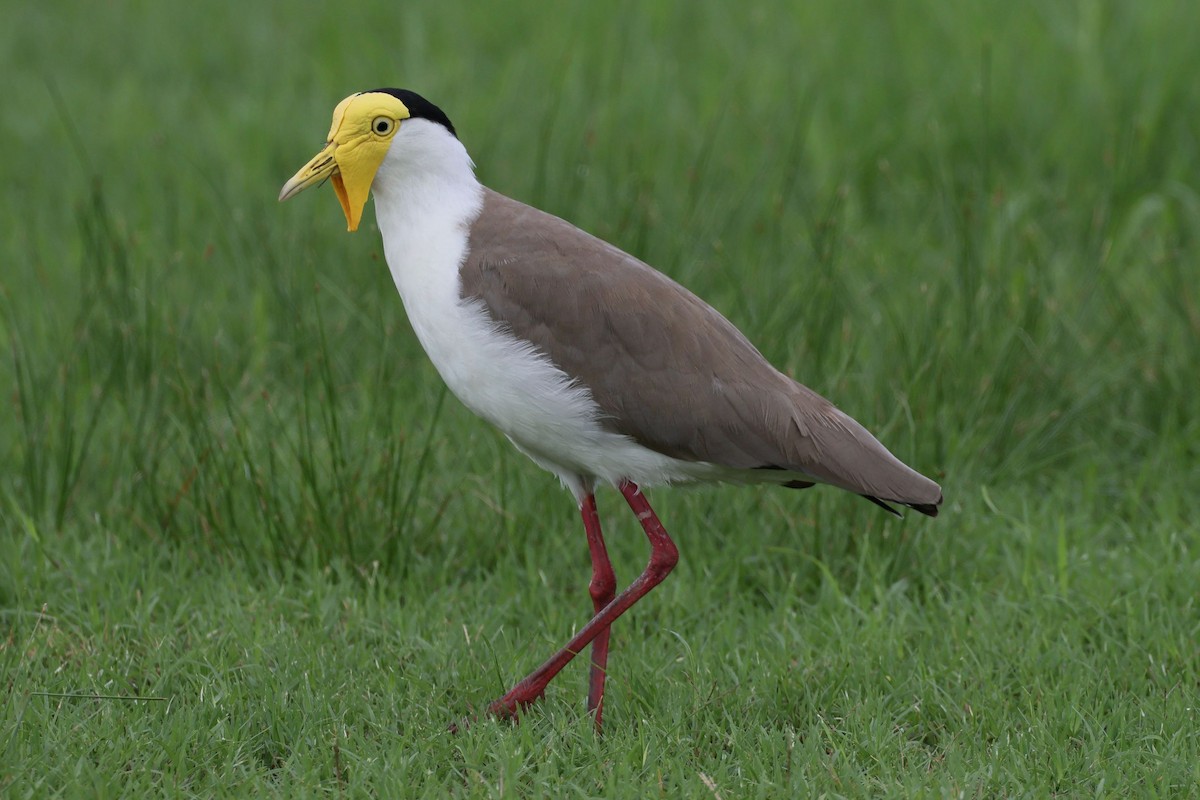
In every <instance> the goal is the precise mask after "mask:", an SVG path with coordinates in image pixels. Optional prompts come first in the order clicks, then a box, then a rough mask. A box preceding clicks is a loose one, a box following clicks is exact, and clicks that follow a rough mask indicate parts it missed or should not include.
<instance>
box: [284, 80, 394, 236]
mask: <svg viewBox="0 0 1200 800" xmlns="http://www.w3.org/2000/svg"><path fill="white" fill-rule="evenodd" d="M410 116H412V115H411V114H410V112H409V110H408V107H407V106H406V105H404V103H402V102H401V101H400V100H399V99H398V98H396V97H393V96H392V95H390V94H387V93H385V92H365V93H363V94H353V95H350V96H349V97H347V98H346V99H345V100H343V101H342V102H340V103H338V104H337V108H335V109H334V110H333V124H332V125H331V126H330V128H329V136H328V137H327V138H326V143H325V147H324V148H322V150H321V152H319V153H317V154H316V155H315V156H313V158H312V159H311V160H310V161H309V162H308V163H307V164H305V165H304V166H303V167H301V168H300V171H299V172H297V173H296V174H295V175H293V176H292V178H291V180H289V181H288V182H287V183H285V184H284V185H283V189H282V190H280V192H279V199H280V200H281V201H283V200H287V199H288V198H290V197H294V196H295V195H297V194H299V193H300V192H302V191H304V190H305V189H307V188H308V187H310V186H313V185H316V184H318V183H320V182H322V181H324V180H326V179H327V178H331V179H332V181H333V191H334V193H335V194H336V195H337V199H338V202H339V203H340V204H341V206H342V211H343V212H344V213H345V215H346V230H349V231H354V230H357V229H358V224H359V222H360V221H361V220H362V212H363V207H364V206H365V205H366V204H367V198H368V197H370V195H371V184H372V183H373V182H374V180H375V173H376V172H378V171H379V165H380V164H382V163H383V159H384V157H385V156H386V155H387V151H388V148H389V147H390V146H391V144H392V139H393V138H394V137H395V135H396V131H397V130H399V128H400V123H401V121H402V120H405V119H408V118H409V117H410Z"/></svg>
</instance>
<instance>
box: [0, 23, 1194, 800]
mask: <svg viewBox="0 0 1200 800" xmlns="http://www.w3.org/2000/svg"><path fill="white" fill-rule="evenodd" d="M260 5H261V7H260ZM797 6H799V8H797ZM288 8H289V10H288V11H287V12H286V13H285V12H283V11H278V12H270V11H269V10H267V6H266V5H265V4H247V3H239V4H228V5H215V4H193V5H191V6H186V5H185V6H180V5H178V4H165V3H147V2H140V3H135V2H116V3H105V4H100V5H88V6H85V5H84V4H65V3H63V4H35V3H26V4H23V5H20V6H14V7H13V8H10V9H8V10H7V11H6V12H5V24H4V26H3V29H2V31H0V74H3V75H4V79H3V81H4V86H5V92H4V103H3V105H0V132H2V133H3V140H4V142H5V146H6V157H5V158H4V160H3V163H2V165H0V176H2V177H3V179H4V181H3V182H4V186H5V189H4V192H3V194H0V264H2V265H3V266H2V268H0V347H2V352H3V356H4V358H3V362H2V363H3V366H0V388H2V389H3V398H4V399H5V401H6V402H7V406H6V408H5V411H4V413H3V414H0V458H3V469H2V470H0V676H2V677H3V680H0V692H2V695H0V794H3V795H4V796H5V797H27V796H29V797H42V796H96V797H130V796H144V795H161V796H214V795H216V796H220V795H230V796H278V797H288V798H291V797H303V796H320V795H324V796H331V797H335V796H336V797H340V796H355V797H357V796H379V797H434V796H445V795H449V796H458V797H509V796H511V797H518V796H520V797H525V796H545V797H592V796H596V797H632V798H644V797H652V796H655V797H656V796H664V797H675V796H697V797H717V796H720V797H724V798H735V797H736V798H740V797H816V796H827V797H874V796H934V797H941V796H947V797H949V796H953V797H958V796H962V797H1033V798H1041V797H1049V796H1060V797H1114V798H1117V797H1131V796H1137V797H1180V796H1197V795H1200V789H1198V788H1197V787H1198V786H1200V716H1198V712H1197V707H1198V706H1200V661H1198V660H1197V657H1196V652H1197V649H1196V642H1197V641H1200V612H1198V608H1197V587H1200V536H1198V534H1197V529H1196V526H1195V523H1194V521H1193V517H1194V512H1193V508H1192V506H1193V499H1194V495H1195V491H1196V487H1197V486H1200V393H1198V392H1197V391H1196V388H1197V378H1196V375H1197V372H1196V363H1197V358H1198V349H1200V345H1198V343H1200V292H1198V291H1197V278H1198V276H1200V272H1197V268H1198V265H1200V141H1198V140H1200V117H1198V116H1197V113H1196V110H1197V109H1198V108H1200V82H1198V81H1197V80H1196V78H1195V76H1196V75H1197V74H1200V36H1198V35H1197V33H1196V32H1197V31H1200V6H1196V5H1195V4H1191V3H1171V2H1143V3H1121V2H1083V0H1080V2H1071V3H1050V4H1045V3H1035V2H1020V3H1017V4H1016V5H1015V6H1014V4H1012V3H1001V2H983V3H974V4H947V3H942V2H933V0H923V1H920V2H911V3H904V4H889V3H883V2H870V3H859V4H849V5H847V4H842V3H836V2H821V3H804V4H796V3H778V4H742V3H738V4H734V3H720V2H704V3H689V4H678V5H675V6H671V5H666V4H662V5H654V6H653V7H651V6H650V4H644V3H634V2H623V3H619V4H600V3H584V2H578V3H571V4H568V5H565V6H559V7H556V8H555V9H554V10H553V11H547V10H546V8H545V7H543V6H541V4H535V3H517V2H512V3H506V4H504V7H503V10H502V11H500V10H497V11H495V12H485V11H483V10H482V9H481V7H480V5H479V4H477V3H467V2H442V3H438V4H436V5H435V6H431V7H422V6H420V5H418V4H413V3H404V4H401V3H395V2H389V3H373V4H372V3H355V4H352V5H348V4H336V3H315V2H314V3H297V4H292V5H291V6H289V7H288ZM378 85H401V86H407V87H409V88H413V89H416V90H418V91H420V92H422V93H423V94H425V95H426V96H428V97H430V98H431V99H432V100H434V102H437V103H439V104H441V105H442V106H443V107H444V108H445V109H446V110H447V111H448V113H449V114H450V115H451V118H452V119H454V121H455V123H456V125H457V127H458V129H459V131H460V134H461V136H462V138H463V140H464V142H465V143H466V144H467V146H468V148H469V149H470V150H471V152H472V154H473V156H474V157H475V160H476V162H477V163H478V164H479V172H480V175H481V177H482V178H483V180H484V181H485V182H487V183H488V184H489V185H491V186H493V187H495V188H497V189H499V190H501V191H504V192H506V193H508V194H511V195H513V196H516V197H518V198H521V199H523V200H526V201H529V202H532V203H534V204H536V205H539V206H542V207H544V208H547V209H549V210H551V211H554V212H556V213H559V214H561V215H564V216H566V217H568V218H569V219H571V220H573V221H574V222H576V223H577V224H580V225H581V226H583V227H585V228H586V229H589V230H591V231H593V232H595V233H597V234H599V235H601V236H603V237H605V238H607V239H609V240H611V241H613V242H615V243H616V244H618V245H620V246H622V247H624V248H626V249H628V250H630V251H632V252H634V253H637V254H638V255H639V256H641V257H643V258H645V259H646V260H648V261H649V262H650V263H653V264H655V265H657V266H659V267H660V268H662V269H664V270H665V271H667V272H668V273H670V274H671V275H673V276H675V277H676V278H677V279H679V280H681V281H682V282H684V283H685V284H687V285H688V286H690V287H692V288H693V289H694V290H696V291H697V292H699V293H700V294H701V295H702V296H704V297H705V298H707V299H708V300H710V301H711V302H712V303H713V304H714V305H716V306H717V307H718V308H720V309H721V310H723V311H724V312H725V313H726V314H727V315H728V316H730V317H731V319H733V320H734V321H735V322H736V323H737V324H738V325H739V326H740V327H741V328H742V329H743V330H745V331H746V332H747V334H748V335H749V336H750V337H751V338H752V339H753V340H754V341H755V342H756V343H758V344H759V345H760V347H761V349H762V350H763V352H764V353H765V354H766V355H767V356H768V357H769V358H770V359H771V360H772V361H774V362H775V363H776V364H778V365H779V366H780V367H781V368H784V369H786V370H787V371H789V372H790V373H792V374H794V375H795V376H796V377H798V378H799V379H801V380H802V381H804V382H805V383H807V384H808V385H810V386H812V387H813V388H815V389H817V390H818V391H821V392H822V393H824V394H826V395H827V396H829V397H831V398H832V399H833V400H834V401H835V402H837V403H838V404H839V405H840V406H841V407H843V408H844V409H845V410H847V411H848V412H849V413H851V414H853V415H854V416H855V417H857V418H858V419H860V420H861V421H863V422H864V423H865V424H867V426H868V427H870V428H871V429H873V430H875V431H876V432H877V433H879V434H880V435H881V437H882V438H883V439H884V440H885V441H886V442H888V443H889V445H890V446H891V447H892V449H894V450H895V451H896V452H897V453H898V454H899V455H901V457H903V458H904V459H905V460H906V461H908V462H909V463H911V464H913V465H915V466H917V467H918V468H920V469H922V470H923V471H926V472H927V473H932V474H934V475H936V476H937V477H938V478H939V480H941V481H942V483H943V486H944V489H945V493H946V498H947V501H946V505H945V506H944V510H943V515H942V517H941V518H939V519H938V520H926V519H923V518H917V517H916V516H915V515H913V516H910V517H909V518H908V519H905V520H902V521H901V520H894V519H891V518H889V517H888V516H886V515H884V514H881V513H879V512H878V510H877V509H874V508H873V507H871V506H870V505H869V504H866V503H863V502H862V501H861V500H859V499H858V498H854V497H850V496H846V495H842V494H839V493H837V492H835V491H833V490H829V489H817V490H813V491H810V492H804V493H792V492H782V491H769V490H766V489H763V490H751V489H737V488H720V487H718V488H704V489H697V490H687V491H684V490H660V491H655V492H653V493H652V500H653V502H654V503H655V506H656V508H657V509H658V511H659V513H660V515H661V517H662V518H663V520H664V522H665V523H666V525H667V527H668V529H669V530H671V531H672V532H673V534H674V536H675V538H676V540H677V542H678V543H679V547H680V550H681V554H682V560H681V562H680V566H679V567H678V569H677V570H676V572H675V574H673V575H672V576H671V577H670V578H669V579H668V580H667V581H666V582H665V583H664V584H663V585H662V586H661V587H660V588H659V589H658V590H656V591H655V592H654V593H653V594H652V595H651V596H650V597H649V598H647V599H646V600H645V601H644V602H643V603H642V604H641V605H639V606H638V607H637V608H635V609H634V610H633V611H632V612H631V613H630V614H629V615H628V617H626V618H623V619H622V620H621V621H620V623H619V624H618V625H617V626H616V627H615V628H614V634H613V636H614V652H613V656H612V662H611V667H612V677H611V680H610V684H609V696H608V701H607V704H606V721H607V727H606V731H605V735H604V737H603V738H599V737H597V736H596V735H595V734H594V733H593V731H592V729H591V726H590V724H589V721H588V719H587V717H586V716H585V714H584V711H583V695H584V681H585V671H584V669H583V668H582V665H572V667H571V668H569V669H568V670H567V671H565V672H564V674H563V675H562V676H561V677H560V678H559V679H558V680H557V681H556V682H555V683H554V684H552V685H551V689H550V691H549V693H548V696H547V699H546V701H545V702H544V703H543V704H541V705H540V706H539V707H538V708H537V709H536V710H535V711H533V712H532V713H530V714H529V716H528V717H527V718H526V719H525V721H524V722H523V723H522V724H521V725H519V726H516V727H513V726H510V725H508V724H501V723H494V722H485V723H482V724H479V725H476V726H475V727H472V728H471V729H470V730H468V731H467V732H466V733H464V734H461V735H459V736H452V735H450V734H448V733H447V732H446V725H447V723H448V722H450V721H452V720H455V719H457V718H459V717H461V716H462V715H463V714H465V713H467V712H468V711H469V710H471V709H473V708H474V709H478V708H480V707H481V706H482V705H483V704H485V703H487V702H488V701H490V700H491V699H493V698H494V697H495V696H497V695H499V694H501V693H502V692H503V691H505V690H506V689H507V688H508V686H509V685H510V684H511V682H513V681H514V680H516V679H517V678H519V677H520V676H522V675H523V674H524V673H525V672H526V671H528V670H529V669H531V668H532V667H533V666H535V665H536V664H537V663H539V662H540V661H541V659H542V658H543V657H544V656H546V655H548V654H549V653H550V652H551V651H552V650H553V649H554V648H555V647H557V646H558V645H559V644H560V643H561V642H562V641H564V640H565V639H566V638H567V636H568V635H569V633H570V632H571V631H572V630H573V629H576V628H577V627H578V626H579V625H582V624H583V622H584V621H585V620H586V617H587V613H588V611H589V610H590V600H589V598H588V596H587V593H586V585H587V580H588V560H587V550H586V546H585V543H584V539H583V533H582V530H581V529H580V525H579V523H578V519H577V516H576V513H575V510H574V508H573V504H572V503H571V501H570V498H569V496H568V495H567V494H566V493H564V492H563V491H562V490H561V489H560V488H559V487H558V486H557V484H556V481H555V480H554V479H553V478H552V477H550V476H549V475H546V474H544V473H541V472H539V471H538V470H537V469H536V468H535V467H533V466H532V465H531V464H529V463H527V462H526V461H525V460H524V459H523V458H522V457H521V456H520V455H519V454H517V453H516V452H515V451H512V450H511V448H510V447H509V446H508V444H507V442H505V441H504V440H503V439H502V437H500V436H499V435H498V434H496V433H494V432H493V431H491V430H490V429H488V428H487V427H486V426H485V425H484V424H483V423H481V422H479V421H477V420H475V419H474V418H472V417H471V415H470V414H469V413H467V412H466V411H465V410H464V409H463V408H462V407H461V406H459V405H458V404H457V402H456V401H455V400H454V399H453V398H452V397H446V396H445V393H444V391H443V389H442V388H441V385H440V383H439V381H438V378H437V376H436V374H435V373H434V371H433V369H432V368H431V367H430V366H429V364H428V363H427V360H426V359H425V357H424V354H423V353H422V352H421V351H420V348H419V346H418V345H417V343H416V342H415V339H414V338H413V336H412V335H411V332H410V331H409V329H408V326H407V323H406V321H405V320H404V316H403V309H402V307H401V305H400V302H399V299H398V298H397V297H395V294H394V290H393V289H392V287H391V280H390V277H389V275H388V273H387V270H386V268H385V265H384V263H383V259H382V252H381V246H380V242H379V237H378V235H377V233H376V232H375V231H374V229H373V224H372V223H370V220H371V214H370V212H368V214H367V220H368V223H367V224H364V226H363V230H362V232H361V233H359V234H357V235H354V236H347V235H346V234H345V233H344V230H343V228H344V225H343V221H342V217H341V213H340V211H339V209H338V208H337V205H336V202H335V201H334V198H333V197H332V193H331V192H328V191H321V192H316V193H313V194H312V195H305V196H304V197H303V198H301V199H300V200H297V201H294V202H292V203H289V204H288V205H286V206H279V205H278V204H277V203H276V202H275V196H276V193H277V191H278V188H279V186H280V185H281V184H282V183H283V181H284V180H285V179H286V178H287V177H288V176H290V175H291V174H292V173H293V172H294V171H295V169H296V168H298V167H299V166H300V165H301V164H302V163H303V162H304V161H305V160H306V159H308V158H309V157H310V156H311V155H312V153H313V152H314V151H315V148H316V146H317V145H318V144H319V143H320V141H321V138H322V136H323V135H324V133H325V131H326V128H327V125H328V115H329V113H330V110H331V109H332V107H333V105H334V104H335V103H336V102H337V101H338V100H339V99H341V98H342V97H343V96H344V95H346V94H348V93H350V92H351V91H354V90H358V89H364V88H370V87H374V86H378ZM600 506H601V513H602V514H603V516H604V518H605V520H606V523H607V531H608V540H609V544H610V549H611V552H612V554H613V557H614V561H615V562H616V565H617V569H618V576H619V578H622V579H624V580H629V579H630V578H632V577H633V576H634V575H635V574H636V573H637V572H638V571H639V570H640V568H641V566H642V564H643V563H644V559H645V557H646V552H647V548H646V545H645V541H644V538H643V537H642V535H641V533H640V531H639V530H638V529H637V527H636V524H635V523H634V521H633V520H632V519H631V518H630V515H629V514H628V513H627V512H626V511H625V510H624V508H623V504H621V503H620V502H619V498H616V497H615V496H614V494H613V493H611V492H610V493H606V494H605V495H604V496H603V497H602V498H600Z"/></svg>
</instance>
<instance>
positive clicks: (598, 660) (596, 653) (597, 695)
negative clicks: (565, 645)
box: [579, 494, 617, 728]
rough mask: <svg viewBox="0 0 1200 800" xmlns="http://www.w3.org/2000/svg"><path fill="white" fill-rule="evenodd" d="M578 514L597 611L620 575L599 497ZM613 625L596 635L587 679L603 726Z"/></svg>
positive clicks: (584, 504)
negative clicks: (607, 544)
mask: <svg viewBox="0 0 1200 800" xmlns="http://www.w3.org/2000/svg"><path fill="white" fill-rule="evenodd" d="M579 513H580V514H581V515H582V516H583V529H584V531H586V532H587V543H588V550H589V551H590V552H591V554H592V582H591V583H590V584H588V592H589V593H590V594H591V596H592V609H593V610H594V612H595V613H596V614H599V613H600V612H601V611H603V610H604V607H605V606H607V605H608V604H609V603H611V602H612V600H613V598H614V597H615V596H616V594H617V576H616V575H615V574H613V568H612V562H611V561H609V560H608V550H607V549H606V548H605V546H604V536H603V535H602V534H601V532H600V515H599V514H597V513H596V497H595V495H592V494H588V496H587V497H585V498H584V499H583V502H582V503H580V504H579ZM610 631H611V628H605V629H603V630H602V631H600V632H599V633H598V634H596V638H595V639H593V640H592V671H591V674H590V676H589V678H588V697H587V707H588V711H590V712H592V714H593V715H594V716H595V719H596V727H597V728H598V727H600V723H601V719H600V718H601V716H602V714H603V713H604V678H605V676H606V675H607V674H608V673H607V669H608V637H609V632H610Z"/></svg>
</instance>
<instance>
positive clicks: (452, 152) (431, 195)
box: [371, 119, 483, 364]
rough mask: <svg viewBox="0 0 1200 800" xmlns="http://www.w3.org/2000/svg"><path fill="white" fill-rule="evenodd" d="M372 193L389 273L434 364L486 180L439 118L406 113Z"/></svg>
mask: <svg viewBox="0 0 1200 800" xmlns="http://www.w3.org/2000/svg"><path fill="white" fill-rule="evenodd" d="M371 193H372V194H373V195H374V197H375V218H376V220H377V221H378V223H379V231H380V233H381V234H382V235H383V249H384V254H385V256H386V257H387V263H388V268H389V269H390V270H391V273H392V280H394V281H395V283H396V289H398V290H399V292H400V297H401V299H402V300H403V301H404V307H405V309H406V310H407V312H408V318H409V321H410V322H411V323H412V326H413V330H414V331H415V332H416V334H417V338H418V339H420V340H421V344H422V345H423V346H424V347H425V349H426V351H428V352H429V353H430V355H431V356H432V357H433V359H434V363H435V364H436V363H438V356H439V355H440V354H439V353H438V352H437V351H438V350H439V347H440V346H441V345H442V344H443V343H444V342H445V340H446V335H447V331H446V330H445V328H446V327H447V326H448V325H449V324H451V319H452V318H453V314H452V311H453V309H454V308H455V307H456V306H458V305H459V303H460V302H461V297H460V285H461V284H460V280H459V276H458V268H459V265H460V264H461V263H462V260H463V258H465V257H466V252H467V237H468V235H469V230H470V225H471V223H472V222H474V220H475V218H476V217H478V216H479V212H480V210H481V209H482V208H483V187H482V186H481V185H480V184H479V181H478V180H476V178H475V172H474V168H473V165H472V164H471V158H470V156H468V155H467V151H466V148H464V147H463V145H462V143H461V142H459V141H458V139H456V138H455V137H454V136H452V135H451V134H450V132H449V131H447V130H446V129H445V128H443V127H442V126H441V125H438V124H437V123H433V122H428V121H426V120H423V119H411V120H405V121H404V122H402V123H401V124H400V130H399V131H398V132H397V134H396V138H395V140H393V142H392V145H391V147H390V148H389V149H388V154H387V156H386V157H385V158H384V160H383V163H382V164H380V166H379V171H378V172H377V173H376V174H375V180H374V182H373V184H372V186H371Z"/></svg>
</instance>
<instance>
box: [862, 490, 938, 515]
mask: <svg viewBox="0 0 1200 800" xmlns="http://www.w3.org/2000/svg"><path fill="white" fill-rule="evenodd" d="M862 496H863V497H865V498H867V499H868V500H870V501H871V502H872V503H874V504H875V505H877V506H879V507H880V508H882V509H883V510H884V511H887V512H890V513H892V514H895V515H896V516H897V517H902V516H904V515H903V514H901V513H900V512H899V511H897V510H896V509H894V508H892V507H891V506H889V505H888V504H887V503H885V502H884V501H882V500H880V499H879V498H878V497H874V496H872V495H869V494H864V495H862ZM891 502H893V503H900V504H901V505H905V506H908V507H909V508H911V509H912V510H913V511H919V512H921V513H922V514H924V515H925V516H927V517H936V516H937V515H938V503H940V502H941V498H938V503H903V502H901V501H900V500H892V501H891Z"/></svg>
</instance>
